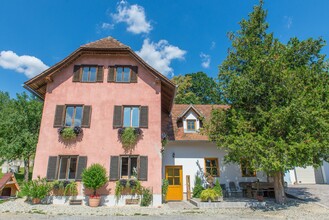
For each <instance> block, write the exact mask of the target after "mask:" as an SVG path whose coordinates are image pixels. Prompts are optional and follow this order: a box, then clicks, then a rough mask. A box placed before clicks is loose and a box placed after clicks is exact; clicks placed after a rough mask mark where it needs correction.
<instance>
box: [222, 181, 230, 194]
mask: <svg viewBox="0 0 329 220" xmlns="http://www.w3.org/2000/svg"><path fill="white" fill-rule="evenodd" d="M220 187H221V188H222V192H223V197H228V196H229V194H228V191H227V189H226V184H225V183H224V184H220Z"/></svg>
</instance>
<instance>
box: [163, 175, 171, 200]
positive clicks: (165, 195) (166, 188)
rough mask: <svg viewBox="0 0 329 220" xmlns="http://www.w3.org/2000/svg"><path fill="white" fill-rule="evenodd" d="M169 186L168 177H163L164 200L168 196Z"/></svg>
mask: <svg viewBox="0 0 329 220" xmlns="http://www.w3.org/2000/svg"><path fill="white" fill-rule="evenodd" d="M168 186H169V182H168V180H167V179H163V180H162V196H163V198H164V200H165V199H166V197H167V192H168Z"/></svg>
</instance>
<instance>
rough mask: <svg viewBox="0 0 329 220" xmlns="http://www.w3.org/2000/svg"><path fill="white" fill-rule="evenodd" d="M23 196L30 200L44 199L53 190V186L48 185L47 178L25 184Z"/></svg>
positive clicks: (22, 188)
mask: <svg viewBox="0 0 329 220" xmlns="http://www.w3.org/2000/svg"><path fill="white" fill-rule="evenodd" d="M21 190H22V195H24V196H27V197H28V198H29V199H44V198H45V197H46V196H47V195H49V193H50V191H51V190H52V184H50V183H48V182H47V180H46V178H43V179H41V178H40V177H38V179H35V180H32V181H30V182H24V183H23V185H22V187H21Z"/></svg>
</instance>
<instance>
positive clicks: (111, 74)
mask: <svg viewBox="0 0 329 220" xmlns="http://www.w3.org/2000/svg"><path fill="white" fill-rule="evenodd" d="M114 72H115V67H114V66H109V72H108V75H107V82H115V78H114V77H115V74H114Z"/></svg>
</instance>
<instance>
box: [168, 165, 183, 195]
mask: <svg viewBox="0 0 329 220" xmlns="http://www.w3.org/2000/svg"><path fill="white" fill-rule="evenodd" d="M167 168H180V169H181V171H182V175H180V183H181V184H180V185H181V188H182V190H181V195H182V200H168V201H183V200H184V193H183V192H184V190H183V165H166V166H165V179H167V174H168V173H167ZM168 192H169V185H168V191H167V194H168ZM166 200H167V198H166Z"/></svg>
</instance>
